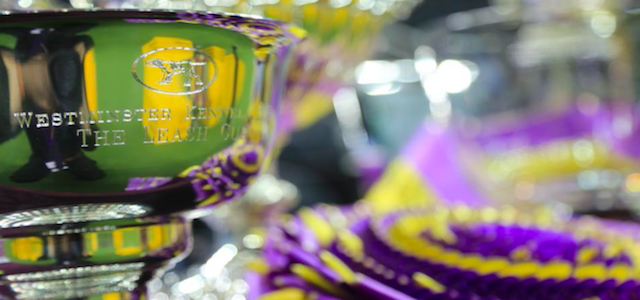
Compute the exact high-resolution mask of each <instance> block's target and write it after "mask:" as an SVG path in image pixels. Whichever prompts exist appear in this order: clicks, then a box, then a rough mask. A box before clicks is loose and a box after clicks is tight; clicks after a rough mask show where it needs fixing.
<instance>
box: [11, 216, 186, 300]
mask: <svg viewBox="0 0 640 300" xmlns="http://www.w3.org/2000/svg"><path fill="white" fill-rule="evenodd" d="M89 206H91V205H89ZM94 206H95V207H93V208H101V209H97V210H91V209H87V208H88V207H84V208H82V207H74V208H70V207H67V208H51V209H44V210H38V211H29V212H20V213H14V214H11V215H3V216H2V218H0V228H2V229H0V236H2V239H1V241H0V251H1V252H2V253H3V254H4V257H2V260H1V261H0V270H1V271H2V272H1V273H0V279H1V280H2V281H1V282H0V299H25V300H32V299H33V300H36V299H38V300H46V299H74V300H76V299H87V300H116V299H118V300H137V299H146V298H145V297H146V284H147V282H149V281H150V280H151V279H153V278H154V277H155V276H156V275H157V274H159V273H162V272H163V270H165V269H167V268H169V267H171V266H172V265H174V264H175V263H177V262H178V261H180V260H182V259H183V258H184V257H186V255H187V254H188V253H189V252H190V250H191V247H192V234H191V221H190V220H187V219H185V218H183V217H167V216H162V217H153V218H131V216H134V215H135V214H137V213H139V212H140V211H142V210H143V208H142V207H128V208H127V209H124V207H118V209H115V210H111V209H114V208H115V207H111V206H109V205H94ZM100 212H101V213H100Z"/></svg>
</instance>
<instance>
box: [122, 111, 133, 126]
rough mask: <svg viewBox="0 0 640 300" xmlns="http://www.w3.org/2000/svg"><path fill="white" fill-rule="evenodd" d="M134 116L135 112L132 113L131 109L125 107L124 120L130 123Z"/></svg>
mask: <svg viewBox="0 0 640 300" xmlns="http://www.w3.org/2000/svg"><path fill="white" fill-rule="evenodd" d="M132 118H133V113H131V110H129V109H125V110H123V111H122V122H125V123H129V122H131V119H132Z"/></svg>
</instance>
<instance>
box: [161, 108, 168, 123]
mask: <svg viewBox="0 0 640 300" xmlns="http://www.w3.org/2000/svg"><path fill="white" fill-rule="evenodd" d="M160 111H161V114H160V116H161V117H160V120H162V121H170V120H171V109H169V108H163V109H160Z"/></svg>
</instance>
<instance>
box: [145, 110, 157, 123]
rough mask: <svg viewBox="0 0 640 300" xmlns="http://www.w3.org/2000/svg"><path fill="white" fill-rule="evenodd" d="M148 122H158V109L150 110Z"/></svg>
mask: <svg viewBox="0 0 640 300" xmlns="http://www.w3.org/2000/svg"><path fill="white" fill-rule="evenodd" d="M147 120H148V121H158V109H157V108H151V109H149V118H148V119H147Z"/></svg>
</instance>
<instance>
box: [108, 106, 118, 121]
mask: <svg viewBox="0 0 640 300" xmlns="http://www.w3.org/2000/svg"><path fill="white" fill-rule="evenodd" d="M119 114H120V111H119V110H117V109H116V110H114V111H110V110H109V111H107V116H108V119H107V123H111V122H113V121H115V122H116V123H118V122H120V118H119Z"/></svg>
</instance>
